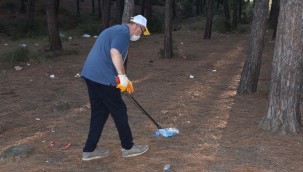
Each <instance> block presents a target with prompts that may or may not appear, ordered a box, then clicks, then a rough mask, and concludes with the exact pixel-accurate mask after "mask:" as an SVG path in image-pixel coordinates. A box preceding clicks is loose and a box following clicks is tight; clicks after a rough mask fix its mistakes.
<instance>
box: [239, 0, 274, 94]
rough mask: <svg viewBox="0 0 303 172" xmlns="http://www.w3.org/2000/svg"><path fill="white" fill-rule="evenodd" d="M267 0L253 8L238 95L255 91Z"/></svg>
mask: <svg viewBox="0 0 303 172" xmlns="http://www.w3.org/2000/svg"><path fill="white" fill-rule="evenodd" d="M268 4H269V0H259V1H257V2H256V6H255V8H254V14H253V21H252V24H251V31H250V37H249V43H248V47H247V54H246V59H245V63H244V67H243V71H242V75H241V79H240V84H239V87H238V90H237V94H238V95H243V94H251V93H254V92H256V91H257V87H258V80H259V75H260V67H261V61H262V52H263V48H264V35H265V30H266V21H267V14H268Z"/></svg>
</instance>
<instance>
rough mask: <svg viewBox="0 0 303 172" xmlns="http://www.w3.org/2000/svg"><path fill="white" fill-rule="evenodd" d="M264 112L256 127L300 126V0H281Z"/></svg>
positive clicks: (282, 130) (277, 130) (302, 37)
mask: <svg viewBox="0 0 303 172" xmlns="http://www.w3.org/2000/svg"><path fill="white" fill-rule="evenodd" d="M280 3H281V5H280V8H281V10H280V15H279V22H278V30H277V38H276V41H275V50H274V56H273V63H272V73H271V86H270V93H269V103H268V108H267V114H266V115H265V116H264V117H263V119H262V121H261V122H260V124H259V127H260V128H262V129H264V130H266V131H270V132H275V133H282V134H288V133H298V132H299V131H301V130H302V124H301V112H300V99H301V91H302V90H301V89H302V76H303V71H302V70H303V66H302V64H303V48H302V47H303V1H302V0H281V1H280Z"/></svg>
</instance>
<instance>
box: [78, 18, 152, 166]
mask: <svg viewBox="0 0 303 172" xmlns="http://www.w3.org/2000/svg"><path fill="white" fill-rule="evenodd" d="M146 24H147V20H146V18H145V17H143V16H142V15H137V16H134V17H132V18H131V20H130V22H129V23H128V24H122V25H115V26H112V27H110V28H107V29H105V30H104V31H103V32H101V34H100V35H99V36H98V38H97V40H96V42H95V44H94V46H93V47H92V49H91V51H90V53H89V54H88V56H87V59H86V61H85V64H84V66H83V69H82V72H81V76H82V77H83V78H84V80H85V82H86V85H87V88H88V95H89V100H90V105H91V119H90V129H89V133H88V138H87V141H86V143H85V146H84V148H83V154H82V160H86V161H87V160H93V159H99V158H103V157H106V156H108V155H109V151H108V150H107V149H104V148H97V144H98V142H99V139H100V137H101V133H102V130H103V127H104V124H105V122H106V120H107V118H108V116H109V114H111V116H112V117H113V120H114V122H115V125H116V127H117V130H118V133H119V138H120V141H121V147H122V156H123V157H133V156H137V155H141V154H143V153H145V152H146V151H147V150H148V149H149V146H148V145H135V144H134V143H133V137H132V132H131V130H130V127H129V124H128V115H127V108H126V105H125V103H124V102H123V100H122V97H121V92H123V91H126V92H128V93H129V94H130V93H132V92H133V85H132V83H131V82H130V81H129V80H128V78H127V76H126V74H125V69H124V66H123V64H124V61H125V58H126V56H127V52H128V46H129V41H130V40H131V41H137V40H138V39H139V38H140V36H141V34H144V35H149V34H150V33H149V31H148V29H147V25H146ZM116 78H117V80H119V84H118V85H117V83H116Z"/></svg>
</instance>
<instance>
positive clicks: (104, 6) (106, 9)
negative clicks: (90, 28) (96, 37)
mask: <svg viewBox="0 0 303 172" xmlns="http://www.w3.org/2000/svg"><path fill="white" fill-rule="evenodd" d="M110 6H111V3H110V0H102V2H101V24H100V29H101V31H103V30H104V29H106V28H108V27H109V19H110Z"/></svg>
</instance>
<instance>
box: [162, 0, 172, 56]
mask: <svg viewBox="0 0 303 172" xmlns="http://www.w3.org/2000/svg"><path fill="white" fill-rule="evenodd" d="M172 57H173V46H172V0H166V2H165V33H164V58H172Z"/></svg>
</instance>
